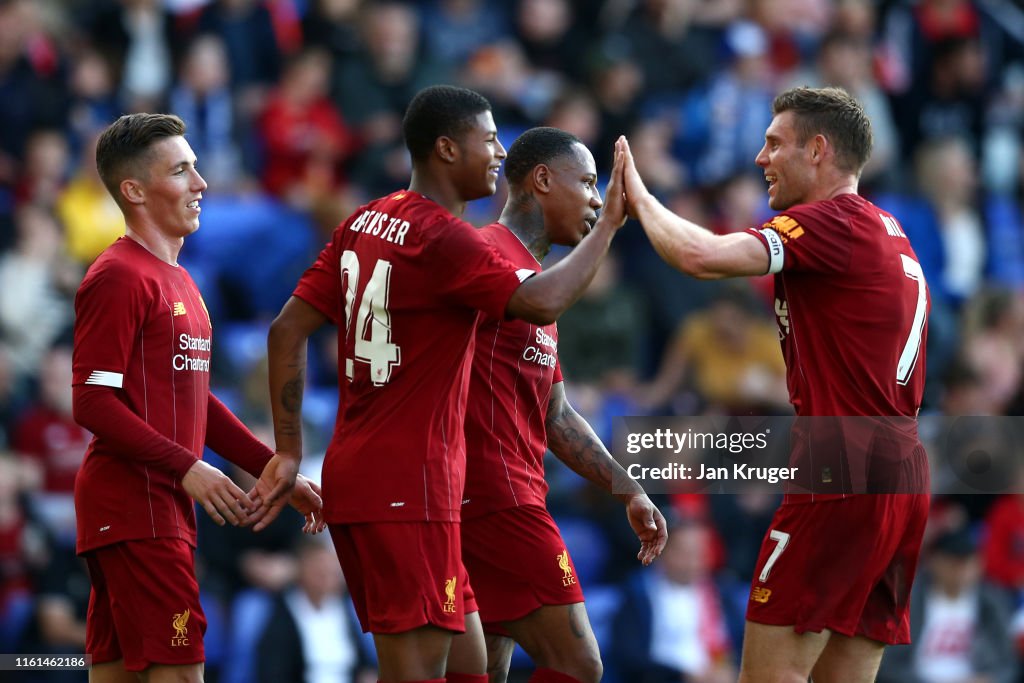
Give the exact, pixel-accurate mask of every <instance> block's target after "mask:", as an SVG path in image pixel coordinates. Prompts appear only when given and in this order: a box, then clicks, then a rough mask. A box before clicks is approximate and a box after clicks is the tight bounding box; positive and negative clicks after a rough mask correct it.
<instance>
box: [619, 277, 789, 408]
mask: <svg viewBox="0 0 1024 683" xmlns="http://www.w3.org/2000/svg"><path fill="white" fill-rule="evenodd" d="M687 384H688V385H689V387H690V388H691V390H692V391H693V392H694V393H695V394H696V399H697V402H696V405H698V406H700V408H699V409H700V410H702V411H711V412H715V413H718V412H722V413H725V414H730V415H748V414H751V413H753V414H759V415H778V414H787V413H788V412H789V409H788V407H787V406H788V403H789V399H788V396H789V394H788V392H787V389H786V366H785V363H784V362H783V359H782V352H781V351H780V350H779V342H778V331H777V330H776V329H775V325H774V324H772V323H771V322H770V321H769V320H767V319H766V318H765V317H764V315H762V314H761V309H760V308H759V304H758V302H757V301H756V300H755V299H754V298H753V295H752V293H751V291H750V289H749V285H748V284H747V283H738V284H737V283H732V284H731V285H729V286H726V287H722V289H721V291H720V292H719V293H718V295H717V296H716V298H715V300H714V301H713V303H712V304H711V307H710V308H709V309H708V310H707V311H702V312H698V313H694V314H692V315H691V316H689V317H688V318H687V319H686V320H684V321H683V323H682V325H681V326H680V327H679V330H678V332H677V334H676V338H675V340H674V341H673V342H672V343H671V345H670V346H669V348H668V350H667V351H666V353H665V356H664V357H663V358H662V362H661V368H660V369H659V371H658V374H657V375H656V376H655V378H654V379H653V381H652V382H651V383H650V384H649V385H647V386H646V387H643V388H642V389H640V390H639V391H638V393H637V398H638V400H640V401H642V402H643V404H644V405H646V406H648V407H649V408H659V407H662V406H665V405H666V404H670V403H671V402H672V401H673V399H674V397H675V396H676V394H677V392H678V391H680V390H681V389H683V388H684V386H686V385H687ZM690 405H692V404H690ZM686 412H690V411H689V410H687V411H686ZM680 414H685V413H682V412H681V413H680Z"/></svg>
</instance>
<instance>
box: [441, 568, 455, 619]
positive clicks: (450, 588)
mask: <svg viewBox="0 0 1024 683" xmlns="http://www.w3.org/2000/svg"><path fill="white" fill-rule="evenodd" d="M457 582H458V579H457V578H456V577H454V576H453V577H452V578H450V579H448V580H447V581H445V582H444V593H445V595H447V596H448V599H447V600H445V602H444V605H442V606H441V609H443V610H444V611H445V613H446V614H455V584H456V583H457Z"/></svg>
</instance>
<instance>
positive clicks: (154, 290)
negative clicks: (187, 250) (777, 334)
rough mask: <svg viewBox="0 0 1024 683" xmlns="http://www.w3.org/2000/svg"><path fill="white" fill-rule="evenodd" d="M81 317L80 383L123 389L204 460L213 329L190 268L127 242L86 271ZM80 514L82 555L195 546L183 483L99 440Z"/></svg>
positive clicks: (80, 485)
mask: <svg viewBox="0 0 1024 683" xmlns="http://www.w3.org/2000/svg"><path fill="white" fill-rule="evenodd" d="M75 317H76V322H75V345H74V356H73V372H74V379H73V383H74V384H76V385H79V384H89V385H98V386H107V387H112V388H114V389H119V390H120V391H118V398H119V399H120V400H121V401H123V402H124V403H125V404H126V405H127V406H128V408H129V409H130V410H131V411H132V412H133V413H135V414H136V415H138V416H139V417H140V418H141V419H142V420H144V421H145V422H146V423H147V424H148V425H149V426H150V427H152V428H153V429H154V430H156V431H157V432H159V433H160V434H162V435H163V436H165V437H167V438H168V439H170V440H172V441H175V442H176V443H178V444H180V445H181V446H183V447H184V448H186V449H188V450H189V451H191V452H192V453H194V454H195V455H196V457H197V458H198V457H202V452H203V444H204V442H205V439H206V415H207V404H208V401H209V393H210V348H211V344H212V334H213V332H212V329H211V325H210V318H209V315H208V313H207V311H206V304H204V303H203V300H202V297H201V296H200V295H199V290H198V289H197V288H196V285H195V283H194V282H193V281H192V278H191V277H190V276H189V274H188V272H187V271H186V270H185V269H184V268H182V267H181V266H172V265H170V264H168V263H165V262H164V261H161V260H160V259H158V258H157V257H155V256H153V255H152V254H150V253H149V251H147V250H146V249H145V248H144V247H143V246H141V245H140V244H138V243H136V242H135V241H133V240H131V239H129V238H127V237H122V238H121V239H119V240H118V241H117V242H115V243H114V244H112V245H111V246H110V247H108V248H107V249H106V251H104V252H103V253H102V254H101V255H100V257H99V258H98V259H96V262H95V263H93V265H92V266H91V267H90V268H89V272H88V273H86V275H85V279H84V280H83V281H82V284H81V287H79V289H78V294H77V296H76V297H75ZM75 511H76V514H77V515H78V551H79V552H85V551H87V550H92V549H94V548H98V547H100V546H104V545H108V544H110V543H116V542H118V541H124V540H129V539H140V538H159V537H171V538H180V539H184V540H185V541H187V542H189V543H190V544H192V545H193V546H194V545H195V542H196V520H195V512H194V509H193V504H192V498H190V497H189V496H188V494H186V493H185V491H184V490H183V489H182V488H181V484H180V483H179V482H178V481H177V480H176V478H175V477H174V476H173V475H171V474H170V473H168V472H165V471H163V470H161V469H158V468H155V467H150V466H147V465H145V464H142V463H139V462H138V461H136V460H133V458H132V454H131V453H122V452H118V450H117V449H116V448H114V447H112V446H111V445H110V444H107V443H105V442H104V440H103V439H102V438H101V437H99V436H97V437H94V438H93V440H92V442H91V443H90V444H89V449H88V451H87V452H86V454H85V460H84V462H83V463H82V469H81V470H80V471H79V473H78V477H77V479H76V481H75Z"/></svg>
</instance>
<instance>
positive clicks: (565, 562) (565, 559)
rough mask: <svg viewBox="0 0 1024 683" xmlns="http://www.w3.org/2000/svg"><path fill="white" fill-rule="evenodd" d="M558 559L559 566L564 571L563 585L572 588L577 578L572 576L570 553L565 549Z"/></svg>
mask: <svg viewBox="0 0 1024 683" xmlns="http://www.w3.org/2000/svg"><path fill="white" fill-rule="evenodd" d="M556 557H557V559H558V566H559V567H561V569H562V585H563V586H571V585H573V584H575V583H576V577H574V576H573V575H572V565H570V564H569V551H568V550H566V549H565V548H563V549H562V553H561V554H560V555H557V556H556Z"/></svg>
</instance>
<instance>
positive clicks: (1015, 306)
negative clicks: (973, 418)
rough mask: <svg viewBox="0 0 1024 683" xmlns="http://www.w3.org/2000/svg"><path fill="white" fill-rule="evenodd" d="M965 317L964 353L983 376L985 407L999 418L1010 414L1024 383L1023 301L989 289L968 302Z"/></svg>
mask: <svg viewBox="0 0 1024 683" xmlns="http://www.w3.org/2000/svg"><path fill="white" fill-rule="evenodd" d="M963 317H964V318H965V322H966V324H965V325H964V328H965V330H964V338H963V343H962V344H961V348H962V351H961V353H962V354H963V356H964V358H965V360H966V361H967V362H968V363H969V364H970V365H971V367H973V368H974V369H975V370H976V371H977V372H978V373H979V374H980V375H981V382H982V386H983V387H984V390H983V391H984V396H983V398H982V405H989V406H992V409H993V411H994V413H995V414H996V415H1005V414H1008V412H1007V409H1008V408H1009V406H1010V404H1011V402H1012V401H1013V400H1014V398H1015V397H1016V396H1017V394H1018V392H1019V391H1020V389H1021V385H1022V383H1024V298H1022V296H1021V293H1019V292H1014V291H1011V290H1006V289H986V290H984V291H982V292H980V293H979V294H978V295H977V296H976V297H975V298H974V299H973V300H972V301H970V302H969V304H968V306H967V308H966V310H965V311H964V316H963ZM971 412H973V411H971Z"/></svg>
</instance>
